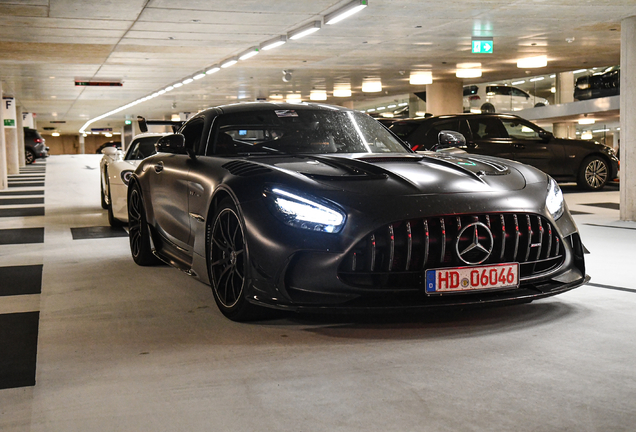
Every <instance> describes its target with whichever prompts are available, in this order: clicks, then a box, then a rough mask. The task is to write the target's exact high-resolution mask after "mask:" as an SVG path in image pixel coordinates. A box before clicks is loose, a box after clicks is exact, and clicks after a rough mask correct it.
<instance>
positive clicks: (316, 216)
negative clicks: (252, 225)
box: [265, 188, 346, 233]
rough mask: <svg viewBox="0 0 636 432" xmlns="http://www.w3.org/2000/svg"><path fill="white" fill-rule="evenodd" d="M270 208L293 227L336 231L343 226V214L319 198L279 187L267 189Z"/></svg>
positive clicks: (328, 231) (327, 231)
mask: <svg viewBox="0 0 636 432" xmlns="http://www.w3.org/2000/svg"><path fill="white" fill-rule="evenodd" d="M265 195H266V196H267V197H268V199H269V203H270V209H271V210H272V212H273V213H274V215H276V216H277V217H278V218H279V219H281V220H282V221H283V222H284V223H286V224H287V225H290V226H293V227H295V228H303V229H307V230H310V231H319V232H326V233H337V232H339V231H340V230H341V229H342V227H343V226H344V223H345V219H346V216H345V214H344V213H343V212H342V211H340V210H338V209H336V208H334V207H333V206H330V205H329V204H327V203H324V202H322V201H321V200H319V199H317V198H314V197H310V196H307V195H304V194H300V193H294V192H289V191H287V190H284V189H280V188H272V189H268V190H267V191H266V193H265Z"/></svg>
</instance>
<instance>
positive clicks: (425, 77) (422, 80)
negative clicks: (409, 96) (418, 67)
mask: <svg viewBox="0 0 636 432" xmlns="http://www.w3.org/2000/svg"><path fill="white" fill-rule="evenodd" d="M409 84H411V85H425V84H433V72H431V71H421V72H416V71H414V72H411V75H410V76H409Z"/></svg>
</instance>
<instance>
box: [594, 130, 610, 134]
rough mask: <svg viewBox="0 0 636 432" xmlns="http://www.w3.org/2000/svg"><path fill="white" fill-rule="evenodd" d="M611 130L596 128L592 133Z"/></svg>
mask: <svg viewBox="0 0 636 432" xmlns="http://www.w3.org/2000/svg"><path fill="white" fill-rule="evenodd" d="M609 131H610V130H609V129H596V130H593V131H592V133H601V132H609Z"/></svg>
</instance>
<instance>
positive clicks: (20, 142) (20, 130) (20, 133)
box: [15, 105, 26, 167]
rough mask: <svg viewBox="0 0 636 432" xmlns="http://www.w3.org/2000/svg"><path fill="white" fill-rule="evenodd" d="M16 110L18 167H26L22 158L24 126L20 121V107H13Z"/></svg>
mask: <svg viewBox="0 0 636 432" xmlns="http://www.w3.org/2000/svg"><path fill="white" fill-rule="evenodd" d="M15 109H16V114H17V118H16V126H17V128H18V159H19V165H20V167H23V166H26V160H25V157H24V124H23V121H22V105H18V106H16V107H15Z"/></svg>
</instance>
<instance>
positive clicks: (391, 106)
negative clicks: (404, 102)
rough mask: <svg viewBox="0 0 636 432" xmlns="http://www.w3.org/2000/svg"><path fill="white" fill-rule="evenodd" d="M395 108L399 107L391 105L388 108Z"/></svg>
mask: <svg viewBox="0 0 636 432" xmlns="http://www.w3.org/2000/svg"><path fill="white" fill-rule="evenodd" d="M395 107H397V105H395V104H391V105H389V106H388V107H387V108H395Z"/></svg>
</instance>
